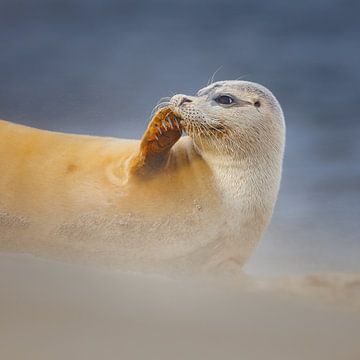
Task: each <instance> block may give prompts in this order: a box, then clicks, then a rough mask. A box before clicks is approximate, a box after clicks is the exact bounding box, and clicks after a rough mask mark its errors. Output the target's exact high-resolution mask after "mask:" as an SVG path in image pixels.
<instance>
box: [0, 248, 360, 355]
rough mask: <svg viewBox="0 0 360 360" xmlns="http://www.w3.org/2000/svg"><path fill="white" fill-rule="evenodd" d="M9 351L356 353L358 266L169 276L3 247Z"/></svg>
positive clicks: (4, 343)
mask: <svg viewBox="0 0 360 360" xmlns="http://www.w3.org/2000/svg"><path fill="white" fill-rule="evenodd" d="M0 288H1V296H0V318H1V321H0V358H1V359H11V360H17V359H28V360H32V359H36V360H42V359H100V358H102V359H268V360H272V359H274V360H275V359H276V360H279V359H292V360H296V359H317V360H319V359H326V360H330V359H331V360H332V359H346V360H350V359H354V360H357V359H359V357H360V343H359V333H360V274H318V275H307V276H296V277H295V276H294V277H291V276H290V277H289V276H288V277H275V278H268V279H265V278H259V277H252V276H246V277H244V278H239V280H236V281H234V280H231V281H230V280H229V279H228V280H220V279H217V280H214V279H213V280H205V279H201V280H200V279H169V278H165V277H159V276H157V275H141V274H130V273H120V272H116V271H109V270H104V269H96V268H93V267H84V266H77V265H68V264H62V263H57V262H50V261H47V260H42V259H36V258H33V257H30V256H26V255H11V254H3V255H1V256H0Z"/></svg>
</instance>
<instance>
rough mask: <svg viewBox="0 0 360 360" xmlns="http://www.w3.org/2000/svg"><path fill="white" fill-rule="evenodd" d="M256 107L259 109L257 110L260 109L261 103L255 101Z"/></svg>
mask: <svg viewBox="0 0 360 360" xmlns="http://www.w3.org/2000/svg"><path fill="white" fill-rule="evenodd" d="M254 106H255V107H257V108H258V107H260V101H259V100H257V101H255V102H254Z"/></svg>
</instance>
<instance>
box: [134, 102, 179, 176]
mask: <svg viewBox="0 0 360 360" xmlns="http://www.w3.org/2000/svg"><path fill="white" fill-rule="evenodd" d="M181 132H182V130H181V126H180V124H179V121H178V119H177V118H176V116H175V115H174V113H173V112H172V111H171V109H169V108H163V109H161V110H159V111H158V112H157V113H156V114H155V116H154V117H153V118H152V120H151V122H150V124H149V126H148V128H147V130H146V132H145V134H144V136H143V137H142V139H141V143H140V150H139V153H138V154H137V155H136V156H135V157H134V158H133V159H132V160H131V163H130V174H135V175H148V174H150V173H153V172H155V171H156V170H159V169H161V168H163V167H164V166H165V165H166V162H167V160H168V157H169V153H170V149H171V147H172V146H173V145H174V144H175V143H176V142H177V141H178V140H179V139H180V137H181Z"/></svg>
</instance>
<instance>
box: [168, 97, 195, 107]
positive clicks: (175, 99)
mask: <svg viewBox="0 0 360 360" xmlns="http://www.w3.org/2000/svg"><path fill="white" fill-rule="evenodd" d="M171 102H172V103H173V104H174V105H175V106H181V105H182V104H184V103H187V102H192V100H191V99H189V97H187V96H185V95H182V94H179V95H175V96H173V97H172V99H171Z"/></svg>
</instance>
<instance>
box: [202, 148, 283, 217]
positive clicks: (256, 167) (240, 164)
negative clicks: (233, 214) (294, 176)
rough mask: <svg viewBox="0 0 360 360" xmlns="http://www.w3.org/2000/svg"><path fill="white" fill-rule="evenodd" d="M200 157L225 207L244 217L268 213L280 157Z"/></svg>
mask: <svg viewBox="0 0 360 360" xmlns="http://www.w3.org/2000/svg"><path fill="white" fill-rule="evenodd" d="M203 158H204V160H205V161H206V162H207V164H208V165H209V167H210V169H211V170H212V173H213V176H214V180H215V184H216V186H217V187H218V189H219V191H220V192H221V193H222V195H223V199H224V204H225V206H227V207H231V208H236V209H238V210H239V211H242V212H244V213H248V214H250V213H251V214H253V213H254V212H255V213H258V212H259V211H265V212H270V213H271V212H272V208H273V206H274V203H275V200H276V197H277V193H278V189H279V183H280V177H281V161H282V160H281V155H278V154H276V153H274V154H273V156H269V157H266V158H264V157H260V156H257V154H254V155H253V156H247V157H243V158H234V157H230V156H212V155H210V156H207V155H205V154H204V155H203Z"/></svg>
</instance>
